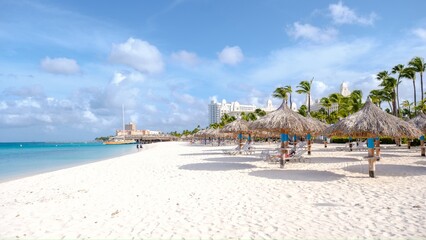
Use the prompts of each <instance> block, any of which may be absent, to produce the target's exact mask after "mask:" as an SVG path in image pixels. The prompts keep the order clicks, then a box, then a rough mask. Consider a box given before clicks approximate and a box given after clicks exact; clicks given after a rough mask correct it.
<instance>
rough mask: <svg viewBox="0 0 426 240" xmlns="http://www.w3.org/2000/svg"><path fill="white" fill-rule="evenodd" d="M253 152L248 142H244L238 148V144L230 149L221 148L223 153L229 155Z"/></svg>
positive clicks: (253, 149)
mask: <svg viewBox="0 0 426 240" xmlns="http://www.w3.org/2000/svg"><path fill="white" fill-rule="evenodd" d="M254 152H255V148H254V147H253V146H252V145H251V144H250V143H249V142H246V143H245V144H244V145H243V146H242V147H241V149H240V147H239V146H237V147H236V148H234V149H230V150H223V153H224V154H229V155H236V154H246V155H248V154H253V153H254Z"/></svg>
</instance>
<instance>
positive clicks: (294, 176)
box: [249, 170, 345, 182]
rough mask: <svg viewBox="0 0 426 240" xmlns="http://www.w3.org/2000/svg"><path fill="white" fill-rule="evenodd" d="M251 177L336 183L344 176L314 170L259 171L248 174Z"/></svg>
mask: <svg viewBox="0 0 426 240" xmlns="http://www.w3.org/2000/svg"><path fill="white" fill-rule="evenodd" d="M249 175H251V176H255V177H263V178H269V179H281V180H290V181H309V182H327V181H337V180H339V179H342V178H344V177H345V176H344V175H340V174H336V173H332V172H328V171H315V170H260V171H254V172H251V173H249Z"/></svg>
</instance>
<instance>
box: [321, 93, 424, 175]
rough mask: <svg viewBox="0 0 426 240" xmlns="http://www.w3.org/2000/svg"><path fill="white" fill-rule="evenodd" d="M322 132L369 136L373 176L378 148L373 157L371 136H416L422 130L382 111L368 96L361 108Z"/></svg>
mask: <svg viewBox="0 0 426 240" xmlns="http://www.w3.org/2000/svg"><path fill="white" fill-rule="evenodd" d="M324 134H325V135H327V136H351V137H358V138H369V139H368V147H369V151H368V157H369V165H370V169H369V170H370V171H369V174H370V177H374V171H375V162H376V160H377V159H379V155H380V149H379V148H377V150H378V151H377V155H378V156H377V157H374V140H373V138H375V137H379V136H386V137H408V138H416V137H418V136H420V135H422V132H421V131H420V130H419V129H417V128H416V127H415V126H414V125H412V124H410V123H408V122H406V121H404V120H402V119H400V118H397V117H395V116H392V115H390V114H388V113H386V112H384V111H382V110H381V109H380V108H379V107H377V106H376V105H374V104H373V103H372V102H371V99H370V98H368V99H367V101H366V103H365V105H364V107H363V108H362V109H361V110H359V111H358V112H356V113H354V114H351V115H349V116H348V117H346V118H344V119H342V120H340V121H339V122H337V123H336V124H334V125H332V126H330V127H328V128H327V129H326V130H325V131H324ZM377 147H378V146H377Z"/></svg>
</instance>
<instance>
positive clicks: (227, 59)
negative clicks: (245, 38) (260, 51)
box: [219, 46, 244, 65]
mask: <svg viewBox="0 0 426 240" xmlns="http://www.w3.org/2000/svg"><path fill="white" fill-rule="evenodd" d="M243 59H244V55H243V52H242V51H241V48H240V47H238V46H234V47H229V46H226V47H225V48H224V49H223V50H222V51H221V52H220V53H219V61H220V62H222V63H224V64H229V65H236V64H238V63H240V62H241V61H243Z"/></svg>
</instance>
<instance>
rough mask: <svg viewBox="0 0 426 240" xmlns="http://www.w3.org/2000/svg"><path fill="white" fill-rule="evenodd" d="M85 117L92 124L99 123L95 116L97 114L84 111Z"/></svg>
mask: <svg viewBox="0 0 426 240" xmlns="http://www.w3.org/2000/svg"><path fill="white" fill-rule="evenodd" d="M83 117H84V119H86V120H87V121H89V122H92V123H94V122H97V121H98V118H97V117H96V116H95V114H93V113H92V112H91V111H89V110H86V111H83Z"/></svg>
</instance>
